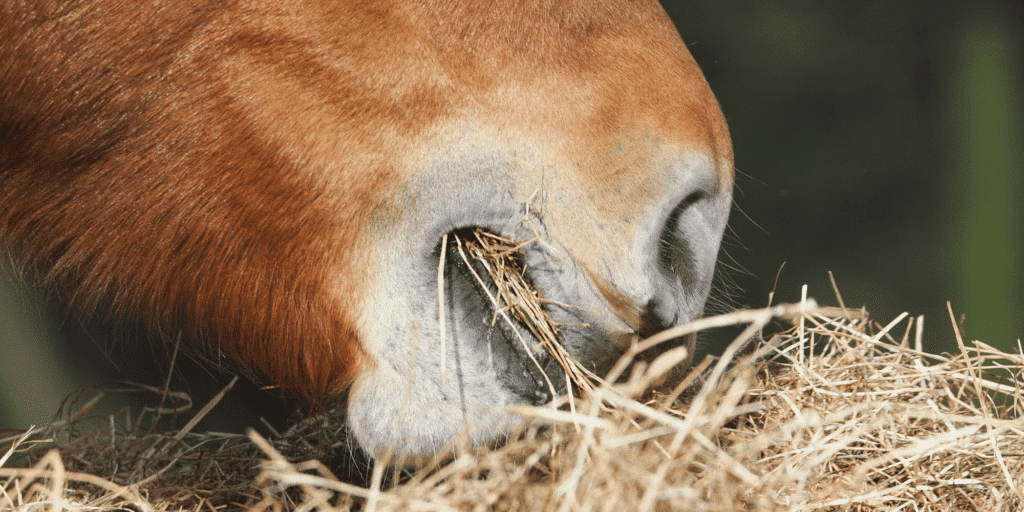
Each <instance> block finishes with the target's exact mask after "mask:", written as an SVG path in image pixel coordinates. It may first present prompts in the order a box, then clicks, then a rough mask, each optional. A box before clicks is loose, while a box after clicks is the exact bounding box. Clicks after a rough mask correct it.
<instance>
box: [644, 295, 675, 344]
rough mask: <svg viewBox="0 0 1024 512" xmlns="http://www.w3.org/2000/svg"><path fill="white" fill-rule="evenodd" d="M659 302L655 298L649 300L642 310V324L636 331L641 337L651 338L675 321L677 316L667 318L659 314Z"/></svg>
mask: <svg viewBox="0 0 1024 512" xmlns="http://www.w3.org/2000/svg"><path fill="white" fill-rule="evenodd" d="M657 310H658V308H657V303H656V302H655V300H654V299H651V300H650V301H648V302H647V305H646V306H644V307H643V309H642V310H641V311H640V325H639V326H637V330H636V333H637V335H639V336H640V339H644V338H649V337H651V336H654V335H655V334H658V333H659V332H661V331H664V330H665V329H668V328H669V327H672V325H673V324H674V323H675V320H676V319H675V318H673V319H670V320H666V319H664V318H662V317H661V315H659V314H658V311H657Z"/></svg>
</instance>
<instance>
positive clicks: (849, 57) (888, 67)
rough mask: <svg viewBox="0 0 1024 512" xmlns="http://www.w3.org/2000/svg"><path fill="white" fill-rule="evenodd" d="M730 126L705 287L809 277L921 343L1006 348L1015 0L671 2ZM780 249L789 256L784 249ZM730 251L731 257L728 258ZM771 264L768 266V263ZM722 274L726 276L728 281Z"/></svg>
mask: <svg viewBox="0 0 1024 512" xmlns="http://www.w3.org/2000/svg"><path fill="white" fill-rule="evenodd" d="M665 7H666V9H667V10H668V11H669V13H670V15H671V16H672V17H673V19H674V20H675V22H676V26H677V27H678V28H679V31H680V33H681V34H682V36H683V39H684V40H685V41H686V43H687V45H688V46H689V48H690V51H691V52H692V53H693V55H694V57H695V58H696V59H697V61H698V63H699V64H700V65H701V67H702V68H703V69H704V72H705V75H706V77H707V79H708V81H709V82H710V83H711V88H712V90H714V91H715V94H716V95H717V97H718V99H719V101H720V103H721V104H722V109H723V110H724V111H725V115H726V118H727V119H728V121H729V125H730V129H731V131H732V137H733V144H734V147H735V150H736V166H737V169H738V172H739V174H738V176H737V189H736V198H735V207H734V209H733V213H732V217H731V219H730V229H731V231H732V234H727V239H726V246H725V247H724V249H725V254H723V256H722V257H721V258H720V261H721V262H722V263H723V264H724V265H726V266H729V267H732V268H733V270H725V271H724V276H723V277H725V278H726V279H724V280H720V281H719V286H718V296H719V297H720V298H723V299H725V300H726V301H727V303H728V304H733V305H740V306H764V305H765V304H766V303H767V297H768V293H769V292H770V291H771V290H772V288H773V285H774V283H775V278H776V275H777V274H778V275H779V279H778V286H777V293H776V301H778V300H784V301H797V300H799V297H800V287H801V285H803V284H808V285H809V288H810V295H811V296H813V297H815V298H817V299H818V300H819V302H822V303H826V304H836V301H835V298H834V293H833V292H832V286H831V284H830V282H829V278H828V273H827V272H828V271H829V270H831V271H833V273H834V274H835V277H836V280H837V282H838V285H839V291H840V292H841V293H842V295H843V299H844V301H845V303H846V305H847V306H855V307H859V306H866V307H867V309H868V310H869V311H870V312H871V313H872V316H873V317H874V318H875V319H876V320H879V321H881V322H882V323H883V324H884V323H886V322H888V321H889V320H891V319H892V318H894V317H895V316H896V315H898V314H900V313H901V312H904V311H907V312H909V313H910V314H912V315H920V314H923V315H925V320H926V321H925V341H926V344H927V345H926V349H928V350H930V351H933V352H941V351H949V350H954V349H955V340H954V337H953V331H952V328H951V323H950V319H949V314H948V313H947V310H946V301H951V302H952V306H953V311H954V312H955V314H956V315H957V318H958V321H959V318H960V316H961V315H964V322H963V325H964V328H965V330H966V333H967V336H969V337H971V338H976V339H981V340H983V341H985V342H987V343H989V344H992V345H996V346H999V347H1002V348H1003V349H1009V348H1010V347H1011V346H1016V340H1017V338H1019V337H1021V336H1022V334H1024V332H1022V331H1024V329H1022V328H1024V323H1022V321H1021V316H1022V315H1021V313H1022V306H1024V302H1022V298H1024V293H1022V292H1024V290H1022V286H1021V285H1022V281H1021V277H1022V276H1021V268H1022V264H1024V260H1022V254H1021V233H1022V231H1024V229H1022V228H1024V224H1022V218H1021V208H1020V205H1021V199H1022V198H1024V194H1022V188H1021V187H1022V178H1021V177H1022V175H1024V167H1022V166H1024V164H1022V156H1021V155H1022V149H1021V148H1022V144H1024V136H1022V111H1021V108H1022V106H1021V99H1022V81H1021V78H1022V69H1021V68H1022V62H1024V58H1022V52H1021V49H1022V43H1024V21H1022V20H1024V15H1022V12H1024V9H1022V6H1021V3H1020V2H1006V1H977V2H959V1H956V2H951V1H921V2H905V1H904V2H893V1H890V2H863V1H855V2H839V1H814V2H811V1H803V2H712V1H708V2H683V1H679V2H666V3H665ZM783 263H785V266H783ZM740 268H742V269H743V270H739V269H740ZM780 268H781V273H780ZM727 283H730V284H727Z"/></svg>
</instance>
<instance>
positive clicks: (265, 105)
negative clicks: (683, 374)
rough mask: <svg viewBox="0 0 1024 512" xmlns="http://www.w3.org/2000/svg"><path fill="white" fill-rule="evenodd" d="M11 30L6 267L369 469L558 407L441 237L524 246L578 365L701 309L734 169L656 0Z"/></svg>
mask: <svg viewBox="0 0 1024 512" xmlns="http://www.w3.org/2000/svg"><path fill="white" fill-rule="evenodd" d="M0 19H3V20H4V21H3V23H0V252H2V253H3V255H4V256H5V260H6V262H5V267H6V270H7V271H8V273H10V274H11V275H14V276H20V278H21V279H23V280H25V281H28V282H30V283H32V284H33V285H36V286H39V287H41V288H42V289H44V290H48V291H50V292H52V293H55V294H57V295H59V296H60V297H62V299H63V300H65V301H66V302H67V303H68V304H70V306H71V307H72V308H73V310H74V311H76V312H79V313H80V314H83V315H89V314H92V313H93V312H95V311H97V310H98V309H101V308H102V309H103V310H104V311H109V312H110V314H111V315H112V317H113V318H115V319H116V320H117V321H124V320H132V319H139V320H140V321H141V322H143V324H144V325H145V326H146V329H147V330H148V331H149V332H151V333H152V334H153V335H154V336H156V337H157V338H160V339H164V340H174V339H176V338H177V337H179V336H181V335H184V336H185V337H186V338H187V339H190V340H193V342H192V343H193V345H194V347H195V350H196V351H197V352H200V353H212V354H216V355H218V356H220V355H223V356H225V357H227V358H229V359H231V360H233V361H234V362H235V364H236V365H237V367H238V368H239V369H241V370H242V371H244V372H247V373H250V374H252V375H256V376H260V377H262V378H266V379H270V380H271V381H273V382H275V383H277V384H278V385H279V386H280V387H281V388H282V389H284V390H286V391H287V392H288V393H293V394H294V395H296V396H299V397H303V399H304V400H306V401H308V402H309V403H310V404H311V405H312V406H314V407H315V406H317V404H323V403H327V402H329V401H331V400H342V403H343V407H344V410H345V421H346V422H347V428H348V429H349V430H350V431H351V433H352V434H353V436H354V438H355V439H356V440H357V442H358V444H359V445H360V446H361V447H362V448H363V449H364V450H365V451H366V452H368V453H369V454H371V455H372V456H374V457H381V456H383V454H384V453H385V452H387V451H388V450H392V453H394V454H398V455H401V456H410V457H415V456H430V455H432V454H435V453H437V452H438V451H439V450H442V449H443V448H444V447H445V446H447V445H449V443H450V442H451V441H452V440H453V439H455V438H456V436H458V435H459V434H460V432H463V431H464V429H465V427H466V426H467V425H469V426H472V427H473V428H472V429H471V430H470V431H471V432H472V433H471V434H470V440H471V442H473V443H486V442H488V441H489V440H493V439H497V438H500V437H501V436H503V435H505V434H507V432H509V431H510V429H512V428H514V427H515V426H516V425H518V424H521V423H522V422H523V421H524V419H523V418H522V417H521V416H519V415H517V414H515V413H513V412H510V411H509V409H508V407H506V406H510V405H516V404H531V405H540V404H545V403H549V402H551V401H552V399H554V398H555V396H554V392H564V391H565V386H564V384H562V385H560V387H558V389H552V388H551V386H549V385H548V384H547V383H546V381H545V379H546V378H547V375H550V376H552V377H551V378H550V381H553V382H555V383H556V384H557V383H559V382H564V378H562V377H560V375H562V374H561V373H560V372H561V371H562V370H561V369H560V368H559V366H558V365H557V364H555V363H554V362H553V358H552V356H551V355H550V354H548V353H546V352H545V351H544V350H542V349H539V348H537V347H536V346H535V345H536V340H535V339H534V338H533V337H532V335H531V334H530V333H529V331H527V330H525V329H524V328H523V327H522V326H521V325H516V324H515V323H512V324H509V323H505V322H497V323H495V322H494V321H493V319H494V316H495V314H496V308H497V306H495V305H494V304H493V303H492V302H490V300H489V298H488V296H487V290H486V286H485V287H483V288H482V287H481V286H480V285H479V284H478V283H477V280H476V277H474V272H475V271H474V266H478V265H479V264H476V263H467V261H466V260H463V259H461V258H460V257H459V253H458V252H457V249H458V247H457V244H455V243H454V241H455V237H456V236H461V235H465V234H466V233H468V232H469V231H471V230H477V229H479V230H483V231H484V232H486V233H491V234H494V235H500V236H507V237H511V238H514V239H516V240H522V239H535V242H534V243H529V244H525V245H523V247H522V248H521V249H520V251H519V254H518V255H517V256H516V257H517V258H518V259H519V261H520V262H521V264H522V268H523V269H525V270H524V272H525V278H526V279H527V280H528V281H529V282H530V283H531V285H533V286H535V287H536V289H537V290H539V291H540V293H541V294H542V296H543V297H544V308H545V310H546V312H547V313H548V314H550V316H551V318H552V319H553V321H554V322H555V323H556V324H557V325H558V326H559V330H560V333H559V336H560V342H561V343H562V345H563V346H564V348H565V350H566V351H568V352H569V353H570V354H571V355H572V356H573V357H574V358H575V359H576V360H578V361H580V362H581V363H582V364H583V365H585V366H588V367H590V368H592V369H593V370H594V371H602V370H603V369H604V370H606V369H607V368H608V366H609V364H610V362H614V361H615V360H616V358H617V357H618V356H619V355H621V354H622V353H623V351H624V350H625V349H626V348H627V347H629V345H630V343H633V342H635V340H636V339H637V338H638V337H644V336H649V335H651V334H654V333H657V332H660V331H662V330H664V329H668V328H671V327H674V326H679V325H682V324H685V323H687V322H690V321H692V320H693V319H695V318H697V317H699V316H700V315H701V313H702V309H703V305H704V302H705V301H706V299H707V297H708V294H709V291H710V287H711V280H712V275H713V274H714V268H715V263H716V259H717V253H718V248H719V244H720V242H721V238H722V233H723V230H724V228H725V225H726V221H727V218H728V214H729V210H730V206H731V201H732V186H733V185H732V184H733V175H734V171H733V152H732V146H731V141H730V137H729V133H728V128H727V126H726V122H725V118H724V116H723V114H722V111H721V109H720V107H719V104H718V102H717V100H716V99H715V97H714V95H713V94H712V92H711V90H710V88H709V86H708V84H707V81H706V80H705V78H704V76H703V75H702V73H701V71H700V69H699V67H698V66H697V64H696V62H695V61H694V59H693V57H692V56H691V55H690V53H689V52H688V50H687V48H686V46H685V45H684V43H683V41H682V39H681V38H680V36H679V34H678V32H677V31H676V29H675V27H674V25H673V24H672V21H671V20H670V19H669V18H668V16H667V15H666V13H665V12H664V10H663V9H662V8H661V6H660V5H658V4H657V3H656V2H654V1H647V0H643V1H626V0H602V1H593V0H587V1H564V2H546V1H541V0H508V1H502V2H496V1H493V0H465V1H451V0H446V1H440V0H424V1H418V2H401V1H395V0H365V1H331V0H183V1H178V2H161V1H156V0H133V1H130V2H129V1H126V0H71V1H60V2H56V1H45V0H25V1H13V0H7V1H4V2H2V3H0ZM449 242H451V243H449ZM442 261H443V262H444V264H443V265H442ZM439 275H443V279H441V280H439ZM519 336H525V339H526V340H527V341H528V343H527V344H526V346H524V344H523V343H522V342H521V341H520V340H519V339H518V337H519ZM691 348H692V347H691ZM4 371H10V369H9V367H8V368H6V369H5V370H4ZM339 397H342V398H340V399H339Z"/></svg>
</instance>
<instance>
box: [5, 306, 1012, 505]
mask: <svg viewBox="0 0 1024 512" xmlns="http://www.w3.org/2000/svg"><path fill="white" fill-rule="evenodd" d="M951 316H952V312H951ZM773 318H783V319H787V320H788V321H789V322H791V323H792V327H791V328H788V329H787V330H784V331H783V332H780V333H778V334H775V335H772V336H770V337H769V338H768V339H767V340H765V339H763V337H762V336H761V331H762V329H763V328H764V327H765V326H766V325H767V324H768V323H769V321H771V320H772V319H773ZM520 321H522V319H520ZM922 321H923V319H921V318H918V319H912V318H911V319H907V315H906V314H904V315H902V316H900V317H899V318H897V319H895V320H893V321H892V322H890V323H888V324H887V325H885V326H884V327H883V326H880V325H878V324H873V323H871V322H869V321H868V319H867V315H866V313H865V312H863V311H859V310H846V309H844V308H818V307H816V306H815V305H814V302H813V301H812V300H805V301H804V302H802V303H801V304H797V305H788V306H787V305H784V306H775V307H772V308H768V309H763V310H755V311H741V312H736V313H731V314H728V315H723V316H719V317H713V318H707V319H702V320H699V321H697V322H694V324H691V325H690V326H686V327H684V328H681V329H677V330H675V331H674V332H672V333H668V334H667V335H665V336H663V337H671V336H679V335H682V334H685V333H686V332H691V331H695V330H702V329H707V328H711V327H718V326H724V325H735V324H747V325H748V328H747V329H746V330H745V331H744V333H743V334H742V335H741V336H740V337H739V338H738V339H737V340H736V342H734V343H733V344H732V345H731V346H730V347H729V348H728V349H727V350H726V352H725V354H724V355H723V356H722V357H721V358H720V359H718V360H712V359H706V360H705V361H703V362H702V363H701V364H699V365H697V366H696V367H695V368H694V370H693V371H692V372H691V373H690V374H689V375H688V376H687V377H686V378H685V379H684V380H683V381H681V382H679V383H677V384H676V385H675V386H674V388H669V389H667V390H664V391H663V392H654V393H651V392H648V390H647V388H648V387H649V383H650V382H652V381H654V380H656V379H657V378H658V377H659V375H660V374H662V373H665V372H666V371H667V370H668V369H669V367H670V366H671V365H672V363H673V362H675V361H678V360H679V357H680V355H679V354H678V352H677V351H668V352H666V353H665V354H664V355H662V356H660V358H659V359H656V360H655V361H653V362H652V363H651V365H650V366H649V367H646V368H644V367H637V368H634V370H633V371H632V373H631V374H630V375H628V376H627V378H624V379H620V380H619V382H620V383H619V384H615V385H609V384H606V383H601V382H596V383H595V382H594V381H592V382H591V385H590V386H588V387H580V386H578V387H577V389H578V390H580V393H579V394H580V396H578V397H576V398H575V402H574V407H573V408H572V410H570V409H569V408H568V406H566V407H562V408H560V409H555V408H552V407H541V408H527V407H523V408H521V409H520V412H522V413H523V414H524V415H527V416H530V417H533V418H535V419H536V421H535V424H534V426H532V427H530V428H528V429H526V430H525V431H524V432H521V433H520V434H519V435H516V436H512V437H511V438H510V439H509V440H508V441H507V442H506V443H504V444H503V445H502V446H500V447H496V448H492V449H480V448H477V449H472V448H462V449H460V450H458V452H459V455H458V456H457V457H456V458H455V459H454V460H448V461H440V460H439V461H435V463H434V464H431V465H429V466H427V467H425V468H422V469H419V470H416V471H414V472H410V471H405V470H395V469H388V468H385V466H384V465H382V464H379V465H377V466H376V467H374V468H373V470H372V472H370V476H371V478H370V480H369V484H368V485H366V484H363V485H357V484H354V483H349V482H344V481H341V480H339V479H338V478H336V477H335V476H334V472H332V470H331V469H330V468H328V467H327V466H326V465H324V464H323V463H321V462H318V459H319V460H328V459H331V458H332V457H334V458H335V460H337V459H338V454H339V452H342V453H344V452H345V451H346V450H348V449H349V444H348V441H346V440H345V439H344V432H342V431H340V428H339V427H340V426H339V425H337V424H336V422H332V420H331V419H330V417H329V416H328V417H316V418H310V419H307V420H306V421H303V422H300V423H299V424H297V425H296V426H295V427H294V428H293V429H292V430H290V431H289V432H285V433H283V434H279V435H275V436H273V437H272V438H270V439H265V438H263V437H260V436H259V435H257V434H255V433H253V434H251V435H250V436H249V437H243V436H230V435H224V434H198V433H194V432H191V431H190V428H189V427H186V428H185V429H183V430H182V431H178V432H172V433H160V432H155V431H150V430H147V428H144V427H143V426H142V425H143V424H145V422H141V420H139V419H137V420H135V421H115V419H113V418H111V419H109V426H108V428H106V429H93V430H91V431H89V432H88V433H87V434H85V435H78V434H77V432H78V431H79V430H80V427H78V426H76V425H78V422H79V421H80V418H71V419H69V420H68V421H64V422H62V423H60V424H57V425H55V426H51V427H49V428H47V429H36V430H32V431H30V432H27V433H24V434H22V435H19V436H15V437H10V438H8V439H6V440H4V439H0V510H4V509H9V508H12V507H13V508H16V509H17V510H25V511H28V510H54V511H60V510H117V509H129V510H137V511H147V510H228V509H248V510H255V511H277V510H303V511H305V510H314V509H320V510H328V509H340V510H380V511H383V510H502V511H504V510H526V511H537V510H558V511H563V510H564V511H570V510H572V511H575V510H597V511H601V510H607V511H620V510H639V511H653V510H658V511H662V510H687V511H690V510H694V511H696V510H708V511H733V510H750V511H776V510H787V511H804V510H837V511H839V510H842V511H868V510H871V511H877V510H901V511H923V510H943V511H961V510H965V511H967V510H969V511H986V512H988V511H1020V510H1024V397H1022V393H1024V356H1022V355H1021V353H1020V352H1019V349H1018V353H1017V354H1008V353H1003V352H1000V351H998V350H996V349H994V348H992V347H989V346H988V345H985V344H984V343H981V342H971V343H967V342H965V341H964V340H963V339H961V336H960V333H959V331H958V330H957V328H956V325H955V324H954V326H953V334H954V336H956V339H957V342H958V344H959V347H960V351H959V354H957V355H953V356H936V355H930V354H925V353H923V352H922V351H921V348H920V347H921V345H922V336H923V331H922V328H921V327H922ZM656 341H657V340H653V341H648V342H645V343H643V344H651V343H653V342H656ZM588 388H589V389H588ZM563 405H566V404H563ZM208 409H209V407H207V408H206V409H205V410H208ZM202 414H205V412H203V413H201V414H199V415H197V416H201V415H202ZM127 420H131V418H127ZM332 429H334V430H332ZM69 432H76V434H75V436H74V437H73V438H72V439H70V440H69V441H67V442H63V443H61V444H62V446H61V447H60V448H51V446H52V445H53V443H52V442H51V441H48V440H51V439H54V438H61V437H65V438H66V437H68V435H69V434H68V433H69ZM341 458H342V459H344V457H341ZM15 459H18V461H19V462H18V463H17V464H14V463H12V461H14V460H15ZM260 461H261V462H260ZM384 482H391V484H387V483H384ZM396 482H397V483H396Z"/></svg>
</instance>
